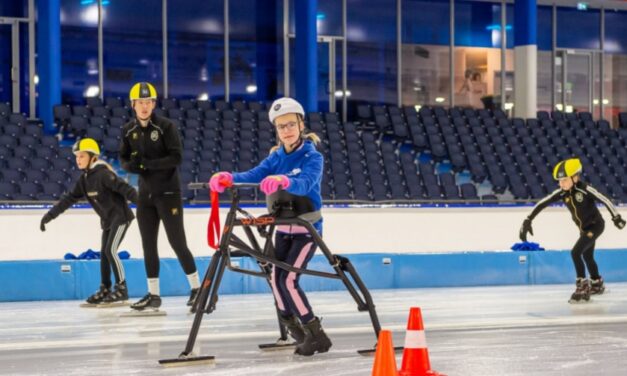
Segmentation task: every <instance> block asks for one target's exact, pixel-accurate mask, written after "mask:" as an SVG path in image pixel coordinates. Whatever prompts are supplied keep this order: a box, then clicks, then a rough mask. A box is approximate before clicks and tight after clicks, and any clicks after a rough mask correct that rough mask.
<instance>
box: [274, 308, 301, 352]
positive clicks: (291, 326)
mask: <svg viewBox="0 0 627 376" xmlns="http://www.w3.org/2000/svg"><path fill="white" fill-rule="evenodd" d="M279 321H280V322H281V325H283V326H284V327H285V329H287V332H288V333H289V335H290V336H291V337H292V338H294V341H296V344H297V345H298V344H301V343H303V341H304V340H305V332H304V331H303V326H302V325H301V324H300V321H298V318H296V316H294V315H291V316H287V317H285V316H279Z"/></svg>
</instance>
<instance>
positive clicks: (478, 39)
mask: <svg viewBox="0 0 627 376" xmlns="http://www.w3.org/2000/svg"><path fill="white" fill-rule="evenodd" d="M455 45H456V46H468V47H500V46H501V5H500V4H495V3H489V2H469V1H456V2H455Z"/></svg>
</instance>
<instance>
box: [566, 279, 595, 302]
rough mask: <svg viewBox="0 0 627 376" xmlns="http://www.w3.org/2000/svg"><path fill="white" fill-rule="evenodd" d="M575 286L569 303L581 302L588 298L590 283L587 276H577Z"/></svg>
mask: <svg viewBox="0 0 627 376" xmlns="http://www.w3.org/2000/svg"><path fill="white" fill-rule="evenodd" d="M576 286H577V288H576V289H575V292H573V294H572V295H571V296H570V300H569V301H568V302H569V303H582V302H587V301H589V300H590V283H589V281H588V279H587V278H577V282H576Z"/></svg>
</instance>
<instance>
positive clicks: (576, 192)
mask: <svg viewBox="0 0 627 376" xmlns="http://www.w3.org/2000/svg"><path fill="white" fill-rule="evenodd" d="M557 201H562V202H564V204H565V205H566V207H567V208H568V210H569V211H570V214H571V216H572V218H573V221H574V222H575V224H576V225H577V227H578V228H579V231H581V232H585V231H588V230H589V229H590V228H591V227H593V226H594V225H595V224H597V223H599V222H603V217H602V216H601V213H600V212H599V209H598V208H597V206H596V203H597V201H600V202H601V203H602V204H603V205H605V206H606V207H607V209H608V210H609V211H610V214H611V215H612V218H614V217H616V216H617V215H618V212H617V211H616V209H615V208H614V205H613V204H612V202H611V201H610V200H609V199H608V198H607V197H605V196H604V195H603V194H601V193H600V192H599V191H597V190H596V189H594V188H593V187H592V186H590V185H588V184H587V183H584V182H582V181H578V182H577V183H575V185H573V187H572V188H571V189H570V190H568V191H564V190H562V189H557V190H555V191H553V193H551V194H550V195H548V196H546V197H545V198H543V199H542V200H540V201H538V203H537V204H536V206H535V207H534V208H533V211H532V212H531V214H530V215H529V219H531V220H533V219H534V218H535V216H536V215H538V213H540V211H541V210H543V209H544V208H546V207H547V206H549V205H551V204H552V203H555V202H557Z"/></svg>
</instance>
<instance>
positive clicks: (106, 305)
mask: <svg viewBox="0 0 627 376" xmlns="http://www.w3.org/2000/svg"><path fill="white" fill-rule="evenodd" d="M130 305H131V303H129V302H128V300H125V301H123V302H115V303H101V304H98V305H97V306H96V307H97V308H115V307H128V306H130Z"/></svg>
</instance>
